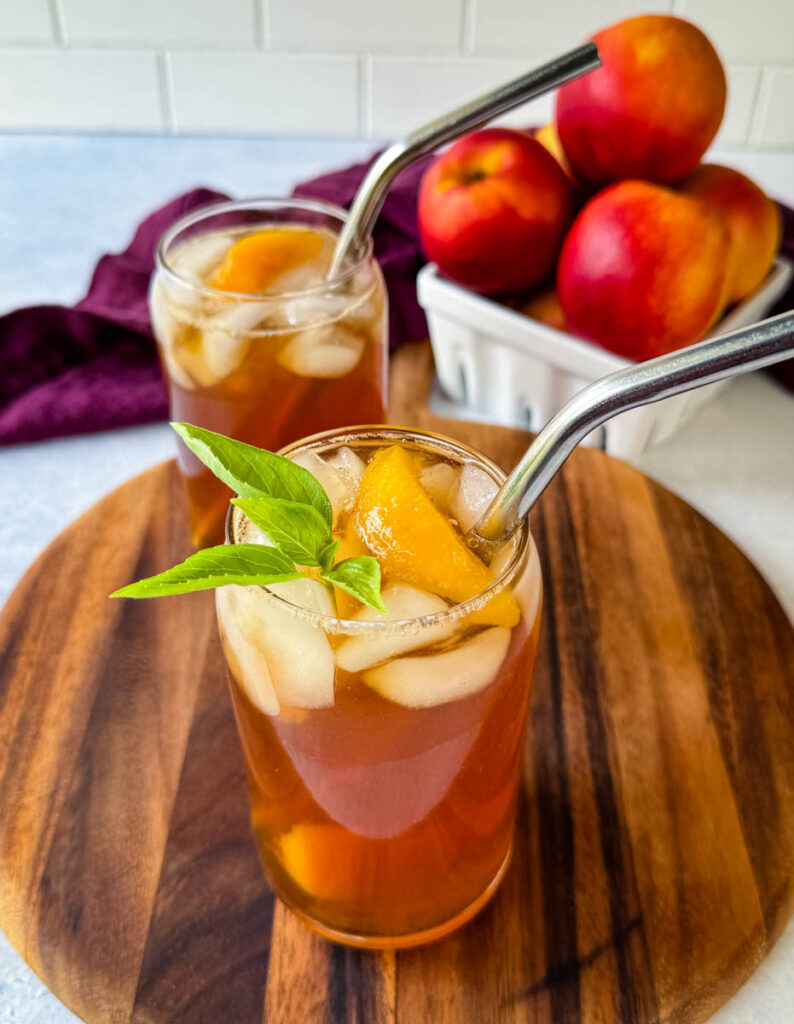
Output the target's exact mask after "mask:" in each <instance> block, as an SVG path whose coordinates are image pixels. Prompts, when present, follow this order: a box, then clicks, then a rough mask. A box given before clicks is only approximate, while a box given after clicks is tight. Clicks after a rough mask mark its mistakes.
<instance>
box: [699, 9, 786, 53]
mask: <svg viewBox="0 0 794 1024" xmlns="http://www.w3.org/2000/svg"><path fill="white" fill-rule="evenodd" d="M680 13H681V15H682V17H684V18H689V19H690V21H694V22H695V24H697V25H699V26H700V27H701V28H702V29H703V30H704V31H705V32H706V33H707V34H708V36H709V38H710V39H711V41H712V42H713V43H714V45H715V46H716V47H717V49H718V50H719V52H720V55H721V56H722V57H723V59H725V60H729V61H736V62H737V63H739V62H746V63H748V64H750V63H753V64H755V63H758V64H762V63H763V64H774V63H776V62H778V61H780V62H789V63H791V62H794V3H792V0H752V2H748V0H681V11H680Z"/></svg>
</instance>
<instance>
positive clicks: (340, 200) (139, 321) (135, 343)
mask: <svg viewBox="0 0 794 1024" xmlns="http://www.w3.org/2000/svg"><path fill="white" fill-rule="evenodd" d="M429 160H430V158H429V157H428V158H425V159H424V160H421V161H419V162H417V163H416V164H414V165H413V166H411V167H409V168H408V169H407V170H406V171H404V172H403V173H402V174H401V175H400V176H399V177H398V178H397V180H396V182H395V183H394V185H393V186H392V188H391V189H390V191H389V194H388V196H387V198H386V202H385V204H384V207H383V210H382V212H381V215H380V217H379V219H378V224H377V227H376V230H375V238H374V243H375V254H376V256H377V258H378V260H379V262H380V264H381V267H382V268H383V272H384V276H385V278H386V284H387V286H388V290H389V302H390V317H391V322H390V328H391V333H390V337H391V344H392V347H397V346H398V345H400V344H402V343H403V342H405V341H411V340H415V339H418V338H424V337H426V336H427V326H426V323H425V318H424V314H423V313H422V310H421V309H420V307H419V305H418V303H417V301H416V286H415V281H416V275H417V273H418V271H419V269H420V267H421V266H422V263H423V259H422V254H421V247H420V244H419V231H418V227H417V223H416V191H417V188H418V185H419V181H420V179H421V176H422V174H423V173H424V170H425V168H426V166H427V164H428V162H429ZM368 167H369V163H362V164H357V165H355V166H353V167H349V168H346V169H344V170H341V171H336V172H334V173H331V174H325V175H322V176H321V177H319V178H315V179H314V180H313V181H308V182H306V183H305V184H303V185H300V186H298V188H297V189H296V190H295V195H300V196H314V197H317V198H320V199H327V200H330V201H332V202H335V203H337V204H339V205H340V206H349V205H350V202H351V201H352V199H353V196H354V195H355V192H356V189H357V188H358V186H359V184H360V182H361V179H362V178H363V176H364V174H365V172H366V170H367V168H368ZM224 198H226V197H225V196H223V195H222V194H221V193H219V192H212V191H210V190H209V189H204V188H199V189H195V190H193V191H192V192H188V193H187V194H185V195H183V196H179V197H178V198H177V199H174V200H173V201H172V202H170V203H167V204H166V205H165V206H163V207H161V208H160V209H159V210H156V211H155V212H154V213H152V214H151V215H150V216H149V217H147V218H146V220H144V221H143V223H142V224H141V225H140V226H139V227H138V229H137V231H136V232H135V236H134V237H133V239H132V242H131V243H130V245H129V246H128V248H127V249H125V250H124V252H122V253H118V254H115V255H105V256H102V258H101V259H100V260H99V263H98V264H97V266H96V269H95V270H94V275H93V278H92V280H91V286H90V288H89V290H88V294H87V295H86V296H85V298H84V299H82V300H81V301H80V302H78V303H77V305H76V306H75V307H73V308H69V307H65V306H31V307H29V308H27V309H18V310H16V311H14V312H12V313H8V314H7V315H6V316H3V317H0V444H12V443H15V442H20V441H37V440H42V439H43V438H48V437H59V436H62V435H65V434H80V433H88V432H90V431H95V430H107V429H109V428H111V427H124V426H131V425H133V424H137V423H149V422H152V421H154V420H161V419H165V418H166V416H167V413H168V408H167V402H166V394H165V387H164V385H163V382H162V377H161V374H160V367H159V364H158V361H157V354H156V350H155V345H154V341H153V339H152V330H151V325H150V322H149V314H148V309H147V292H148V288H149V278H150V276H151V272H152V269H153V266H154V249H155V246H156V244H157V239H158V238H159V237H160V235H161V234H162V232H163V231H164V230H165V229H166V228H167V227H168V225H169V224H171V223H173V222H174V221H175V220H177V219H178V218H179V217H181V216H183V215H184V214H185V213H187V212H189V211H190V210H193V209H195V208H196V207H198V206H202V205H205V204H206V203H211V202H216V201H218V200H220V199H224ZM781 210H782V214H783V225H784V230H783V247H782V251H783V252H784V253H786V254H787V255H788V256H790V257H791V258H792V259H794V211H792V210H789V209H787V208H785V207H781ZM792 306H794V286H792V288H790V289H789V291H788V293H787V294H786V295H785V296H784V298H783V299H781V301H780V302H779V303H778V306H777V307H776V310H777V311H781V310H784V309H790V308H791V307H792ZM776 375H777V376H778V378H779V379H780V380H781V381H782V382H784V383H785V384H786V385H787V386H788V387H790V388H791V389H792V390H794V360H792V361H790V362H788V363H785V364H783V365H782V366H781V367H778V368H777V370H776Z"/></svg>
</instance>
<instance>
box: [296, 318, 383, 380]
mask: <svg viewBox="0 0 794 1024" xmlns="http://www.w3.org/2000/svg"><path fill="white" fill-rule="evenodd" d="M363 352H364V339H363V338H362V337H360V336H359V335H357V334H353V333H352V332H351V331H348V330H346V329H345V328H344V327H342V326H341V325H340V324H324V325H322V326H319V327H310V328H309V329H308V330H305V331H300V332H299V333H298V334H295V335H293V336H292V338H290V340H289V341H288V342H287V343H286V345H284V347H283V348H282V349H281V351H280V352H279V354H278V361H279V363H280V364H281V365H282V366H283V367H284V368H285V369H287V370H289V371H290V372H291V373H294V374H297V376H298V377H317V378H321V379H325V378H332V377H344V376H345V374H348V373H350V371H351V370H352V369H353V367H354V366H356V364H357V363H358V361H359V360H360V359H361V356H362V353H363Z"/></svg>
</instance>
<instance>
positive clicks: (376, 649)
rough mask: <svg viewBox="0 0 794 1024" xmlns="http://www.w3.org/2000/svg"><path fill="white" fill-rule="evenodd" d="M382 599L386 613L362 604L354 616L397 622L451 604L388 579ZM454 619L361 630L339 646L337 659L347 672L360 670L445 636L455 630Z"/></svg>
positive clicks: (442, 638) (427, 613) (441, 608)
mask: <svg viewBox="0 0 794 1024" xmlns="http://www.w3.org/2000/svg"><path fill="white" fill-rule="evenodd" d="M381 596H382V597H383V603H384V604H385V605H386V612H387V614H386V615H382V614H381V613H380V612H376V611H375V610H374V609H373V608H366V607H365V608H362V609H361V611H359V612H357V613H356V615H354V616H353V618H354V619H355V620H356V621H357V622H396V621H398V620H400V619H415V618H419V617H420V616H422V615H435V614H436V612H440V611H443V610H444V609H445V608H448V607H449V605H448V604H447V603H446V601H445V600H444V599H443V598H441V597H438V596H437V595H436V594H429V593H428V592H427V591H425V590H419V589H418V588H417V587H411V586H409V585H408V584H407V583H388V584H387V585H386V586H385V587H384V588H383V593H382V595H381ZM455 628H456V623H455V622H439V623H437V624H435V625H432V626H425V627H424V628H422V627H417V628H416V629H415V630H408V629H406V630H405V631H404V632H399V633H394V634H392V635H390V634H388V633H380V632H377V631H375V630H373V631H372V633H370V634H359V635H353V636H351V637H349V638H348V639H347V640H344V641H343V642H342V643H341V644H340V645H339V647H338V648H337V649H336V663H337V665H338V666H339V667H340V668H341V669H344V670H345V672H361V671H362V670H363V669H367V668H371V667H372V666H373V665H377V664H378V663H379V662H381V661H385V660H386V659H387V658H393V657H394V656H395V655H397V654H405V653H406V652H407V651H415V650H416V649H417V648H419V647H428V646H429V645H430V644H436V643H439V642H440V641H441V640H446V639H447V638H448V637H450V636H452V634H453V633H454V632H455Z"/></svg>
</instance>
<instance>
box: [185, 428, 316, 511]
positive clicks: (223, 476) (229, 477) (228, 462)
mask: <svg viewBox="0 0 794 1024" xmlns="http://www.w3.org/2000/svg"><path fill="white" fill-rule="evenodd" d="M171 426H172V427H173V428H174V430H175V431H176V432H177V434H179V436H180V437H181V438H182V440H183V441H184V442H185V444H186V445H187V446H188V448H189V449H190V450H191V451H192V452H193V454H194V455H195V456H196V458H197V459H199V460H200V461H201V462H203V463H204V465H205V466H207V467H208V468H209V469H211V470H212V472H213V473H214V474H215V476H216V477H217V478H218V479H219V480H222V481H223V482H224V483H225V484H226V485H227V486H228V487H231V489H232V490H233V491H234V492H235V493H236V494H239V495H240V496H241V497H243V498H258V497H261V496H262V495H266V496H269V497H271V498H282V499H283V500H285V501H299V502H302V503H304V504H306V505H312V506H313V507H314V508H316V509H317V511H318V512H319V513H320V515H321V516H322V517H323V519H324V520H325V521H326V523H328V526H329V528H330V527H331V525H332V524H333V513H332V511H331V502H330V501H329V500H328V495H327V494H326V493H325V491H324V490H323V488H322V487H321V486H320V484H319V483H318V481H317V480H315V478H314V477H313V476H312V474H311V473H310V472H309V471H308V469H304V468H303V466H298V465H296V464H295V463H294V462H290V460H289V459H285V458H284V456H283V455H274V454H273V453H272V452H267V451H264V450H263V449H262V448H254V446H253V445H250V444H244V443H243V442H242V441H235V440H234V439H233V438H231V437H224V435H223V434H216V433H215V432H214V431H212V430H205V429H204V427H196V426H193V424H192V423H172V424H171Z"/></svg>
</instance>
